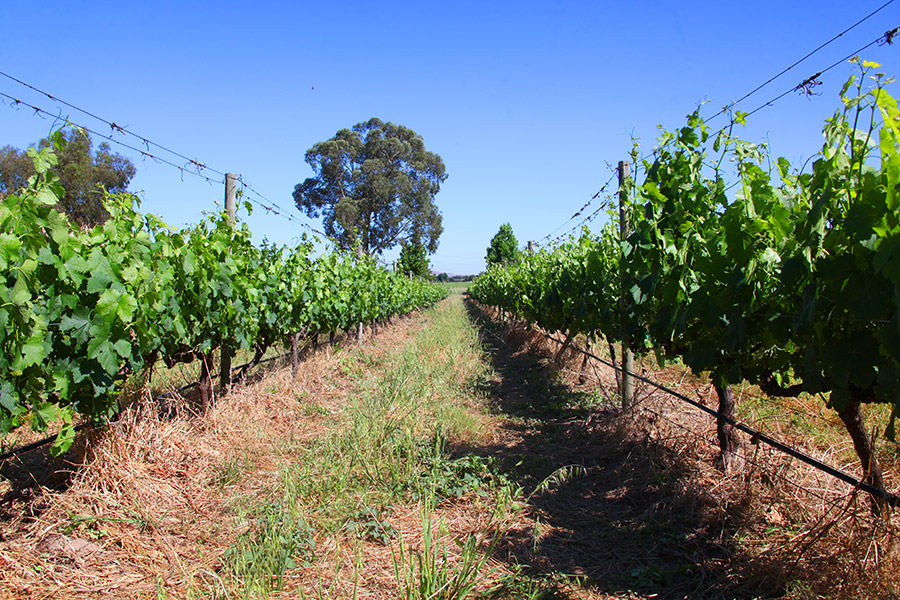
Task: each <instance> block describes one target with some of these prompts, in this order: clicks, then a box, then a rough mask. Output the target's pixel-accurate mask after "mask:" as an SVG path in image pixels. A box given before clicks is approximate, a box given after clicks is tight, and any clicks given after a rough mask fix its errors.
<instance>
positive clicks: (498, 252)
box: [484, 223, 519, 266]
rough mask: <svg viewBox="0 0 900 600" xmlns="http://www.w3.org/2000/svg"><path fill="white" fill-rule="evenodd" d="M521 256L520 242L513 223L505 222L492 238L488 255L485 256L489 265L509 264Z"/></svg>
mask: <svg viewBox="0 0 900 600" xmlns="http://www.w3.org/2000/svg"><path fill="white" fill-rule="evenodd" d="M518 258H519V243H518V242H517V241H516V236H515V235H514V234H513V230H512V225H510V224H509V223H504V224H503V225H501V226H500V230H499V231H497V233H496V234H495V235H494V237H493V238H491V245H490V246H488V249H487V256H485V257H484V259H485V261H487V264H488V266H491V265H507V264H510V263H514V262H516V260H518Z"/></svg>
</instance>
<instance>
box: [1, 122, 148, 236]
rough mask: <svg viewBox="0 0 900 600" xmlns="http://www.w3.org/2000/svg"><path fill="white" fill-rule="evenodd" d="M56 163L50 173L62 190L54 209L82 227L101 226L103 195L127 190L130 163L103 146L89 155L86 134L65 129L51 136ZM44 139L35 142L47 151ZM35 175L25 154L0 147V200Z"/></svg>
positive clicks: (104, 213)
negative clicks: (54, 176)
mask: <svg viewBox="0 0 900 600" xmlns="http://www.w3.org/2000/svg"><path fill="white" fill-rule="evenodd" d="M54 137H55V140H56V142H55V143H56V144H57V148H56V155H57V161H58V164H57V165H56V166H55V167H53V169H52V171H53V172H54V173H55V174H56V176H57V177H59V180H60V182H61V183H62V186H63V189H64V190H65V192H64V194H63V196H62V197H61V198H60V199H59V204H58V205H57V207H58V208H59V210H61V211H62V212H64V213H66V214H67V215H68V216H69V218H70V219H72V220H73V221H75V222H76V223H78V224H79V225H81V226H83V227H89V226H93V225H96V224H98V223H103V222H105V221H106V219H107V218H108V217H109V213H108V212H107V211H106V209H105V208H104V206H103V199H104V192H103V190H106V191H107V192H109V193H110V194H119V193H122V192H124V191H126V189H127V188H128V184H129V183H130V182H131V179H132V178H133V177H134V175H135V167H134V164H133V163H132V162H131V161H130V160H128V158H126V157H124V156H122V155H121V154H112V153H111V151H110V147H109V145H108V144H106V143H103V144H100V146H98V147H97V151H96V152H92V142H91V137H90V135H89V134H88V133H87V132H86V131H84V130H80V129H67V130H63V131H61V132H60V133H59V134H57V135H55V136H54ZM49 145H50V141H49V140H48V139H46V138H45V139H42V140H41V141H40V142H38V148H41V149H43V148H47V147H48V146H49ZM34 174H35V169H34V162H33V160H32V158H31V157H30V156H28V155H27V151H25V150H18V149H16V148H13V147H12V146H5V147H4V148H0V197H5V196H8V195H10V194H15V193H16V192H18V191H19V190H21V189H23V188H24V187H26V186H27V184H28V178H29V177H31V176H32V175H34Z"/></svg>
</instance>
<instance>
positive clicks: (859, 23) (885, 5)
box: [706, 0, 895, 122]
mask: <svg viewBox="0 0 900 600" xmlns="http://www.w3.org/2000/svg"><path fill="white" fill-rule="evenodd" d="M894 2H895V0H889V1H888V2H886V3H884V4H882V5H881V6H880V7H878V8H876V9H875V10H873V11H872V12H870V13H869V14H868V15H866V16H865V17H863V18H862V19H860V20H859V21H857V22H856V23H854V24H853V25H851V26H850V27H848V28H846V29H844V30H843V31H841V32H840V33H838V34H837V35H836V36H834V37H832V38H831V39H830V40H828V41H827V42H824V43H823V44H820V45H819V46H818V47H817V48H815V49H814V50H812V51H810V52H809V53H807V54H806V55H804V56H803V58H801V59H800V60H798V61H796V62H794V63H792V64H790V65H789V66H787V67H785V68H784V69H782V70H781V71H779V72H778V73H776V74H775V75H773V76H772V77H770V78H769V79H767V80H766V81H765V82H763V83H761V84H760V85H758V86H756V87H755V88H753V89H752V90H750V91H749V92H747V93H746V94H744V95H743V96H741V97H740V98H738V99H737V100H735V101H734V102H731V103H729V104H728V105H726V106H725V107H723V108H722V109H721V110H720V111H719V112H717V113H716V114H714V115H713V116H711V117H709V118H707V119H706V121H707V122H709V121H711V120H712V119H715V118H716V117H719V116H721V115H723V114H725V113H726V112H728V111H729V110H731V109H733V108H734V107H735V106H737V105H738V104H739V103H741V102H743V101H744V100H746V99H747V98H749V97H751V96H753V95H754V94H756V93H757V92H759V91H760V90H762V89H763V88H764V87H766V86H767V85H769V84H770V83H772V82H773V81H775V80H776V79H778V78H779V77H781V76H782V75H784V74H785V73H787V72H788V71H790V70H791V69H793V68H794V67H796V66H799V65H800V64H801V63H803V62H805V61H806V60H807V59H808V58H811V57H812V56H813V55H815V54H816V53H818V52H819V51H820V50H823V49H824V48H825V47H827V46H829V45H831V44H832V43H833V42H835V41H837V40H838V39H840V38H841V37H843V36H844V35H845V34H847V33H850V32H851V31H852V30H854V29H856V28H857V27H859V26H860V25H862V24H863V23H865V22H866V21H868V20H869V19H871V18H872V17H874V16H875V15H876V14H878V13H879V12H881V11H882V10H884V9H885V8H887V7H888V6H890V5H891V4H893V3H894ZM892 37H893V36H892ZM891 39H892V38H891ZM889 43H890V42H889ZM867 47H868V46H867Z"/></svg>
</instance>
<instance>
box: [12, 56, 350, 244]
mask: <svg viewBox="0 0 900 600" xmlns="http://www.w3.org/2000/svg"><path fill="white" fill-rule="evenodd" d="M0 75H3V76H5V77H7V78H10V79H12V80H14V81H16V82H18V83H21V84H22V85H24V86H26V87H28V88H31V89H33V90H35V91H37V92H39V93H42V94H44V95H45V96H47V97H48V98H50V99H51V100H53V101H56V102H60V103H61V104H64V105H65V106H68V107H70V108H73V109H74V110H77V111H79V112H81V113H83V114H85V115H88V116H90V117H91V118H94V119H96V120H98V121H100V122H102V123H106V124H107V125H109V126H110V133H109V134H107V133H104V132H100V131H97V130H96V129H93V128H91V127H88V126H86V125H83V124H81V123H77V122H75V121H73V120H71V119H69V118H68V117H65V118H63V117H61V116H60V115H59V114H54V113H52V112H50V111H48V110H46V109H43V108H41V107H39V106H36V105H34V104H31V103H30V102H27V101H25V100H21V99H19V98H16V97H15V96H12V95H10V94H7V93H5V92H0V98H4V99H6V100H7V101H8V103H9V106H10V108H18V107H19V106H25V107H27V108H29V109H31V110H33V111H34V113H35V114H36V115H38V116H40V117H41V118H45V117H52V118H53V119H54V122H56V121H62V122H63V126H71V127H76V128H78V129H80V130H83V131H86V132H88V133H90V134H91V135H93V136H96V137H98V138H100V139H104V140H107V141H109V142H111V143H113V144H116V145H117V146H121V147H123V148H126V149H128V150H130V151H132V152H135V153H137V154H139V155H140V156H141V157H142V158H144V159H150V160H152V161H153V162H155V163H157V164H162V165H165V166H169V167H172V168H174V169H177V170H178V171H179V173H181V176H182V181H183V180H184V174H185V173H188V174H190V175H193V176H195V177H199V178H200V179H203V180H204V181H206V182H207V183H209V184H213V183H215V184H224V182H225V173H224V172H223V171H220V170H218V169H215V168H213V167H210V166H209V165H207V164H205V163H202V162H200V161H198V160H195V159H191V158H188V157H187V156H185V155H184V154H181V153H179V152H176V151H174V150H171V149H169V148H167V147H165V146H162V145H161V144H158V143H156V142H153V141H151V140H149V139H148V138H145V137H142V136H139V135H137V134H134V133H132V132H130V131H128V130H126V129H124V128H123V127H120V126H118V125H116V124H115V123H114V122H110V121H107V120H105V119H103V118H102V117H99V116H97V115H95V114H94V113H92V112H90V111H87V110H84V109H81V108H79V107H77V106H74V105H73V104H70V103H68V102H65V101H64V100H61V99H59V98H57V97H55V96H53V95H52V94H50V93H48V92H44V91H42V90H38V89H37V88H35V87H34V86H31V85H29V84H27V83H25V82H23V81H21V80H19V79H16V78H15V77H12V76H10V75H8V74H6V73H3V72H0ZM115 132H119V133H126V134H129V135H131V136H132V137H135V138H137V139H139V140H141V142H143V143H144V144H145V147H146V148H148V149H147V150H144V149H141V148H138V147H135V146H133V145H131V144H128V143H126V142H123V141H122V140H119V139H116V138H114V137H112V134H113V133H115ZM151 146H152V147H155V148H160V149H162V150H164V151H165V152H168V153H169V154H171V155H173V156H176V157H179V158H182V159H184V160H185V161H186V162H185V163H184V164H181V165H179V164H176V163H175V162H173V161H172V160H169V159H168V158H165V157H162V156H158V155H156V154H154V153H152V152H150V151H149V148H150V147H151ZM203 171H208V172H210V173H214V174H216V175H219V176H220V178H212V177H209V176H207V175H204V174H203ZM238 182H239V183H240V184H241V186H242V191H243V194H244V197H245V198H246V199H247V200H248V201H249V202H251V203H253V204H255V205H257V206H259V207H260V208H262V209H263V210H265V211H266V212H267V213H268V214H272V215H275V216H278V217H281V218H283V219H285V220H287V221H289V222H291V223H295V224H297V225H299V226H301V227H303V228H305V229H308V230H309V231H311V232H312V233H313V234H315V235H317V236H321V237H322V238H324V239H325V240H327V241H330V242H332V243H334V240H333V239H332V238H331V237H330V236H328V235H326V234H325V233H323V232H322V231H319V230H318V229H316V228H315V227H313V226H311V225H310V224H308V223H305V222H303V221H301V220H299V219H298V218H297V217H295V216H294V215H292V214H290V212H289V211H288V210H286V209H285V208H284V207H282V206H280V205H279V204H278V203H276V202H274V201H272V200H271V199H269V198H267V197H266V196H265V195H263V194H262V193H260V192H259V191H258V190H256V189H255V188H254V187H253V186H251V185H250V184H249V183H248V182H247V181H246V180H245V179H244V177H243V176H239V177H238Z"/></svg>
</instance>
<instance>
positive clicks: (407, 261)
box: [396, 239, 431, 279]
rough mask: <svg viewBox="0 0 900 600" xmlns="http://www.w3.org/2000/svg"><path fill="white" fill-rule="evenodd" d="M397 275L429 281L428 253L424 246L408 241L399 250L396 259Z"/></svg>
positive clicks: (416, 241) (414, 241) (417, 241)
mask: <svg viewBox="0 0 900 600" xmlns="http://www.w3.org/2000/svg"><path fill="white" fill-rule="evenodd" d="M396 271H397V272H398V273H403V274H404V275H407V276H409V275H412V276H413V277H421V278H423V279H431V265H430V264H429V261H428V253H427V252H426V250H425V245H424V244H422V242H421V241H420V240H415V239H414V240H410V241H409V242H407V243H405V244H403V247H402V248H400V258H398V259H397V268H396Z"/></svg>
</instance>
